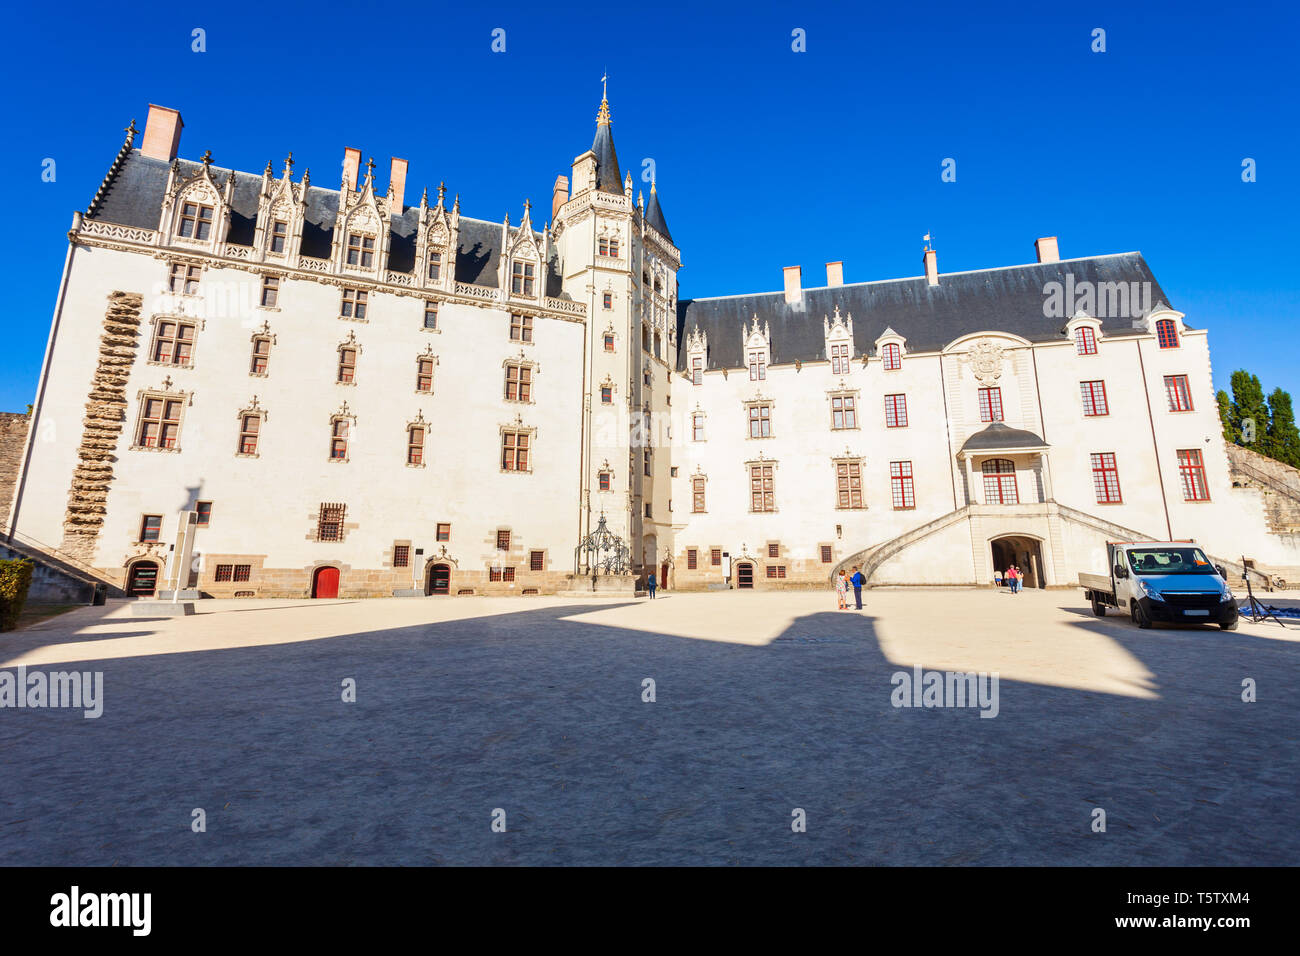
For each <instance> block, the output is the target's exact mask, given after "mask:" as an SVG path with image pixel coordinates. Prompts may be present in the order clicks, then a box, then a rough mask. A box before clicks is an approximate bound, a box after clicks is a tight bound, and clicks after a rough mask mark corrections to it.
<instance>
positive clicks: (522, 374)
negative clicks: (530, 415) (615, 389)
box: [506, 362, 603, 402]
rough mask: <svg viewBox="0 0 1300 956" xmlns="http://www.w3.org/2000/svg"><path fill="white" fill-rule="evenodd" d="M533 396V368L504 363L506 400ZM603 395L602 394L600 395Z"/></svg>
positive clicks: (526, 398)
mask: <svg viewBox="0 0 1300 956" xmlns="http://www.w3.org/2000/svg"><path fill="white" fill-rule="evenodd" d="M532 397H533V370H532V367H531V366H528V365H516V364H515V363H513V362H511V363H509V364H507V365H506V401H510V402H528V401H532ZM602 397H603V396H602Z"/></svg>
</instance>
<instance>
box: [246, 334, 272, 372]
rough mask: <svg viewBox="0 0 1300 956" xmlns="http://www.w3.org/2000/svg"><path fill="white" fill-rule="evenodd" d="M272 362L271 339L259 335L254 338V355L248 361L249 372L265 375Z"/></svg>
mask: <svg viewBox="0 0 1300 956" xmlns="http://www.w3.org/2000/svg"><path fill="white" fill-rule="evenodd" d="M270 364H271V339H270V337H269V336H266V335H259V336H257V338H255V339H253V356H252V358H251V360H250V361H249V363H248V374H250V375H265V374H266V372H267V369H268V368H269V366H270Z"/></svg>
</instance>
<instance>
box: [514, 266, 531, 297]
mask: <svg viewBox="0 0 1300 956" xmlns="http://www.w3.org/2000/svg"><path fill="white" fill-rule="evenodd" d="M535 268H536V267H535V266H534V265H533V264H532V263H531V262H515V263H513V264H512V265H511V274H510V291H511V293H513V294H514V295H528V296H531V295H532V294H533V281H534V276H533V271H534V269H535Z"/></svg>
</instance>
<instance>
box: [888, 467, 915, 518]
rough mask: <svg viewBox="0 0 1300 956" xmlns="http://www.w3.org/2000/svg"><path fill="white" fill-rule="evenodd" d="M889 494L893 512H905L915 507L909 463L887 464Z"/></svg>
mask: <svg viewBox="0 0 1300 956" xmlns="http://www.w3.org/2000/svg"><path fill="white" fill-rule="evenodd" d="M889 494H890V497H891V498H892V499H893V503H894V510H895V511H906V510H907V509H909V508H915V507H916V493H915V489H914V488H913V486H912V463H911V462H910V461H891V462H890V463H889Z"/></svg>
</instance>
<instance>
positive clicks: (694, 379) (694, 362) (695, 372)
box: [691, 358, 704, 385]
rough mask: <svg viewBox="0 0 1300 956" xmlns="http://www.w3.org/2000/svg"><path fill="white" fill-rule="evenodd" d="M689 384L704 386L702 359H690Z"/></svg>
mask: <svg viewBox="0 0 1300 956" xmlns="http://www.w3.org/2000/svg"><path fill="white" fill-rule="evenodd" d="M691 384H692V385H703V384H704V359H702V358H693V359H691Z"/></svg>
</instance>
